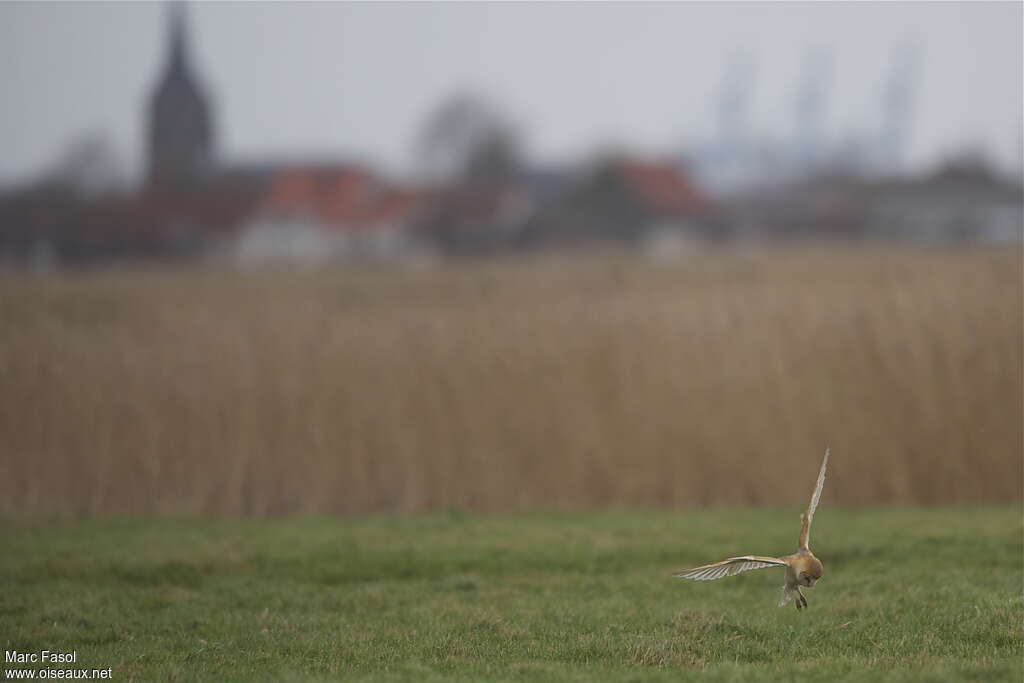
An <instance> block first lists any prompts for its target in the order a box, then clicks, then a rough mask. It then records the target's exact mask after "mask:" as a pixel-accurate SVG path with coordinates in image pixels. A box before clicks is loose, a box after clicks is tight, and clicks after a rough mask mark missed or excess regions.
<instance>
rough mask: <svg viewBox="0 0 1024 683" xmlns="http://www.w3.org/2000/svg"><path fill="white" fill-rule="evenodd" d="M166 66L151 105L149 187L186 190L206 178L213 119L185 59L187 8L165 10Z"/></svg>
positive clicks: (176, 4)
mask: <svg viewBox="0 0 1024 683" xmlns="http://www.w3.org/2000/svg"><path fill="white" fill-rule="evenodd" d="M165 18H166V22H167V23H166V30H167V50H168V51H167V61H166V63H165V65H164V70H163V74H162V75H161V77H160V79H159V80H158V82H157V85H156V88H155V89H154V90H153V95H152V97H151V99H150V104H149V159H148V162H149V163H148V171H149V172H148V182H149V185H150V186H154V187H179V188H180V187H187V186H194V185H196V184H200V183H202V182H204V181H205V180H206V179H208V178H209V175H210V172H211V170H212V165H213V115H212V111H211V107H210V104H209V102H208V101H207V97H206V94H205V93H204V92H203V89H202V87H201V86H200V84H199V79H198V78H196V76H195V73H194V72H193V70H192V65H191V63H190V60H189V53H188V50H189V43H188V30H187V23H186V16H185V3H184V2H181V1H180V0H175V1H173V2H169V3H167V5H166V14H165Z"/></svg>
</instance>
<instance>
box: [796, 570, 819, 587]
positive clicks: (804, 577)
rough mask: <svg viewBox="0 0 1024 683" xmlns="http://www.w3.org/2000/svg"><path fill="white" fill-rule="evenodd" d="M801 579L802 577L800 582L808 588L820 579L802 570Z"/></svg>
mask: <svg viewBox="0 0 1024 683" xmlns="http://www.w3.org/2000/svg"><path fill="white" fill-rule="evenodd" d="M799 579H800V584H801V585H803V586H807V587H808V588H809V587H811V586H813V585H814V582H815V581H817V580H818V578H817V577H815V576H811V575H810V574H808V573H807V572H800V576H799Z"/></svg>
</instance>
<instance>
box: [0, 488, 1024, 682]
mask: <svg viewBox="0 0 1024 683" xmlns="http://www.w3.org/2000/svg"><path fill="white" fill-rule="evenodd" d="M828 494H829V490H828V487H826V491H825V499H824V501H823V504H822V507H821V508H820V509H819V511H818V515H817V518H816V519H815V527H814V534H813V535H812V547H814V549H815V552H816V553H817V554H818V555H819V556H820V557H821V558H822V559H823V561H824V563H825V572H826V573H825V576H824V578H823V579H822V580H821V581H820V582H819V583H818V585H817V587H815V588H814V589H813V590H805V594H806V595H807V597H808V600H809V602H810V608H809V610H807V611H805V612H802V613H798V612H797V611H796V610H795V609H793V607H792V605H790V606H789V607H787V608H783V609H780V608H778V607H776V601H777V599H778V597H779V593H780V586H781V583H782V572H781V571H778V570H762V571H758V572H750V573H748V574H744V575H741V576H738V577H734V578H732V579H726V580H722V581H718V582H712V583H694V582H686V581H680V580H678V579H673V578H672V577H671V576H670V573H671V572H672V571H674V570H678V569H680V568H684V567H687V566H692V565H695V564H702V563H705V562H708V561H712V560H717V559H720V558H721V557H724V556H727V555H730V554H738V553H750V552H755V553H767V554H777V553H784V552H790V551H791V550H792V549H793V548H794V546H795V542H796V536H797V531H798V526H799V524H798V520H797V512H798V510H796V509H793V510H791V509H788V508H787V509H779V508H773V509H768V510H753V509H716V510H708V511H686V512H654V511H646V512H645V511H633V512H602V513H584V512H579V513H523V514H517V515H514V516H497V517H491V516H487V517H478V516H470V515H465V514H462V513H454V512H452V513H435V514H430V515H420V516H370V517H364V516H359V517H349V518H279V519H272V520H266V519H263V520H260V519H234V520H232V519H218V520H184V519H176V520H172V519H137V520H90V521H76V522H71V521H64V522H35V523H33V522H17V523H11V522H7V523H5V524H4V525H3V526H0V548H2V558H3V559H2V561H0V585H2V586H3V591H2V592H0V639H2V640H3V645H4V648H5V649H7V650H19V651H39V650H42V649H50V650H72V649H73V650H77V652H78V662H77V663H76V666H79V667H96V668H106V667H112V669H113V672H112V673H113V679H114V680H118V681H131V680H136V681H149V680H153V681H204V680H206V681H254V680H289V681H324V680H336V679H352V680H375V681H424V680H428V681H429V680H442V679H443V680H523V681H566V680H575V681H601V680H607V681H628V680H636V681H639V680H644V681H646V680H663V681H675V680H682V679H697V678H699V679H700V680H708V681H750V680H778V681H792V680H801V681H837V680H865V681H875V680H886V681H888V680H896V681H942V682H946V681H1020V680H1021V676H1022V675H1024V666H1022V657H1024V625H1022V620H1024V596H1022V581H1024V576H1022V552H1024V550H1022V527H1021V524H1022V522H1021V510H1020V508H1019V506H1010V507H987V508H978V507H973V508H955V507H947V508H934V509H923V508H873V509H848V508H839V507H836V506H834V505H831V504H830V502H829V501H828ZM7 668H8V669H10V668H11V665H7Z"/></svg>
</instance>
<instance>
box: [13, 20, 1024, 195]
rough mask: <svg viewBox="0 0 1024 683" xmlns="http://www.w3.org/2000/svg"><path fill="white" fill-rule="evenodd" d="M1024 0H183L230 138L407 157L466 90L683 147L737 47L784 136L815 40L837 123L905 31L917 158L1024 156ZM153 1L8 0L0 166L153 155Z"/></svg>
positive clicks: (541, 133) (262, 145) (546, 149)
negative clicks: (424, 130)
mask: <svg viewBox="0 0 1024 683" xmlns="http://www.w3.org/2000/svg"><path fill="white" fill-rule="evenodd" d="M1022 7H1024V5H1022V3H1019V2H1007V3H981V2H964V3H956V2H951V3H938V4H936V3H916V2H915V3H905V2H904V3H896V2H891V3H860V2H852V3H829V2H820V3H808V4H799V3H717V4H710V3H682V2H680V3H662V4H646V3H644V4H640V3H603V4H591V3H567V4H555V3H503V4H497V3H472V4H468V3H426V2H424V3H359V4H355V3H299V2H273V3H271V2H268V3H256V2H237V3H202V2H200V3H192V4H190V5H189V8H188V9H189V20H190V28H191V38H192V48H193V56H194V62H195V64H196V66H197V67H198V70H199V72H200V74H201V76H202V78H203V82H204V83H205V85H206V86H207V88H208V90H209V91H210V92H211V93H212V94H213V96H214V102H215V105H216V116H217V125H218V133H219V151H220V156H221V157H222V158H226V159H229V160H231V159H237V160H242V161H244V160H247V159H254V158H262V159H265V158H276V157H286V158H295V157H297V156H299V157H301V156H316V157H318V158H324V157H333V156H339V157H344V158H357V159H362V160H366V161H370V162H374V163H380V164H383V165H384V166H385V167H387V168H389V169H392V170H404V169H407V168H409V167H410V166H411V163H412V161H413V155H412V145H413V142H414V140H415V139H416V135H417V134H418V132H419V128H420V126H421V124H422V122H423V119H424V117H425V116H426V114H427V113H428V112H430V111H431V110H432V109H433V108H434V107H436V106H437V104H438V103H439V101H440V100H441V99H442V98H443V97H445V96H446V95H449V94H452V93H453V92H455V91H458V90H462V89H467V88H469V89H473V90H477V91H480V92H482V93H484V94H485V95H488V96H489V97H491V98H492V99H493V100H494V101H496V103H497V104H499V105H500V106H501V107H503V108H504V109H505V110H507V111H508V113H509V114H510V115H511V116H512V118H513V119H514V120H515V121H516V122H517V123H518V124H519V125H520V126H521V128H522V130H523V131H524V133H525V140H526V143H527V148H528V150H529V151H530V153H531V155H532V156H533V158H535V159H537V160H540V161H559V160H571V159H573V158H576V157H577V156H578V155H581V154H585V153H587V152H588V151H591V150H592V149H593V148H594V147H595V146H598V145H603V144H608V143H615V144H619V145H627V146H630V147H634V148H636V149H638V150H639V151H653V150H661V151H668V150H671V149H679V148H680V147H681V146H682V144H683V143H685V142H688V141H689V142H693V141H698V140H700V139H701V138H702V137H704V136H705V135H707V134H709V133H710V132H711V131H712V130H713V129H714V121H715V120H714V102H715V97H716V94H717V91H718V88H719V87H720V84H721V81H722V76H723V72H724V68H725V63H726V60H727V58H728V57H729V55H730V54H732V53H734V52H736V51H739V50H745V51H747V52H748V53H749V54H750V56H751V57H752V58H753V59H754V61H755V62H756V79H755V85H754V92H753V94H752V97H753V107H752V111H751V112H750V118H751V120H752V127H753V129H754V130H755V131H759V132H761V133H763V134H765V135H769V136H774V137H781V136H784V135H788V134H790V132H791V131H792V129H793V125H794V124H793V122H792V119H791V112H792V108H793V99H794V97H795V91H796V88H797V86H798V81H799V76H800V73H801V69H802V68H803V66H804V60H805V56H806V55H807V54H808V53H809V52H810V51H811V50H814V49H821V48H824V49H826V50H828V51H829V52H830V54H831V59H832V65H833V66H832V72H833V74H834V80H833V81H832V83H831V88H830V89H831V93H830V97H829V100H828V106H827V109H826V119H827V124H826V131H827V133H828V135H829V136H830V137H831V138H833V139H839V138H841V137H843V136H846V135H848V134H850V133H852V132H854V131H857V130H867V129H869V128H870V127H872V126H873V125H875V124H876V122H877V120H878V116H879V91H880V89H881V87H882V84H883V82H884V79H885V78H886V76H887V73H888V69H889V66H890V62H891V55H892V51H893V49H894V48H895V47H897V46H899V45H900V44H901V43H905V42H908V41H910V42H913V43H915V44H916V45H917V48H918V52H919V67H920V68H919V70H920V77H919V80H918V83H917V92H916V96H915V100H914V102H915V110H914V116H913V122H914V127H913V130H912V133H911V137H910V140H909V145H908V146H909V157H910V158H909V161H910V162H911V163H912V164H914V165H922V164H927V163H931V162H934V161H935V160H936V159H937V158H939V157H941V156H942V155H944V154H948V153H949V152H951V151H953V150H955V149H957V148H959V147H963V146H964V145H966V144H983V145H985V146H986V147H987V149H988V151H989V152H990V153H992V154H993V155H994V156H995V157H997V158H998V159H999V160H1000V161H1001V162H1002V163H1004V164H1007V165H1016V164H1019V163H1020V147H1021V144H1022V140H1021V132H1020V131H1021V117H1022V104H1021V103H1022V82H1024V74H1022V62H1024V55H1022V22H1024V13H1022ZM164 51H165V45H164V7H163V5H162V4H161V3H13V2H0V93H3V105H2V106H0V151H2V153H0V183H10V182H16V181H20V180H23V179H26V178H29V177H31V176H33V175H35V174H38V173H40V172H42V171H44V170H45V169H46V168H47V167H49V166H51V165H52V164H53V163H54V162H55V160H56V159H57V158H59V156H60V154H61V153H62V151H63V150H64V149H65V147H66V146H67V144H68V143H69V142H70V141H72V140H73V139H75V138H77V137H80V136H81V135H82V134H84V133H87V132H100V133H103V134H106V135H107V136H108V137H109V139H110V140H111V141H112V142H113V144H114V147H115V150H116V151H117V152H118V154H119V155H120V156H121V157H122V159H123V160H124V162H125V163H126V165H127V166H128V167H129V169H131V170H132V171H133V172H135V171H137V170H138V169H139V168H140V167H141V161H142V136H143V130H144V128H143V120H142V114H143V109H142V107H143V105H144V103H145V100H146V98H147V97H148V94H149V90H150V88H151V86H152V82H153V80H154V78H155V77H156V75H157V73H158V71H159V68H160V66H161V64H162V62H163V58H164Z"/></svg>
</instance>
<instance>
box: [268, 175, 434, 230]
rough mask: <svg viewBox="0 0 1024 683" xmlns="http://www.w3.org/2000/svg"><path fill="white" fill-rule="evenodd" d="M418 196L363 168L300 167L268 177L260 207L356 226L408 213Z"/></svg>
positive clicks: (376, 223) (334, 224) (335, 224)
mask: <svg viewBox="0 0 1024 683" xmlns="http://www.w3.org/2000/svg"><path fill="white" fill-rule="evenodd" d="M422 199H423V196H422V193H420V192H417V191H413V190H409V189H403V188H396V187H393V186H391V185H389V184H387V183H384V182H383V181H381V180H380V179H378V178H377V177H375V176H374V175H373V174H372V173H370V172H369V171H366V170H363V169H359V168H351V167H307V168H302V167H299V168H290V169H287V170H282V171H279V172H278V173H276V174H275V175H274V176H273V177H272V178H271V180H270V184H269V189H268V190H267V195H266V198H265V201H264V202H263V205H262V209H263V211H264V212H266V213H299V214H303V215H307V216H309V217H311V218H313V219H315V220H317V221H319V222H320V223H322V224H324V225H326V226H330V227H335V228H347V229H359V228H372V227H376V226H379V225H383V224H385V223H388V222H392V221H395V220H403V219H405V218H408V217H409V216H410V214H411V213H412V212H413V211H414V210H415V209H416V208H417V207H418V206H419V204H420V203H421V201H422Z"/></svg>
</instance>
